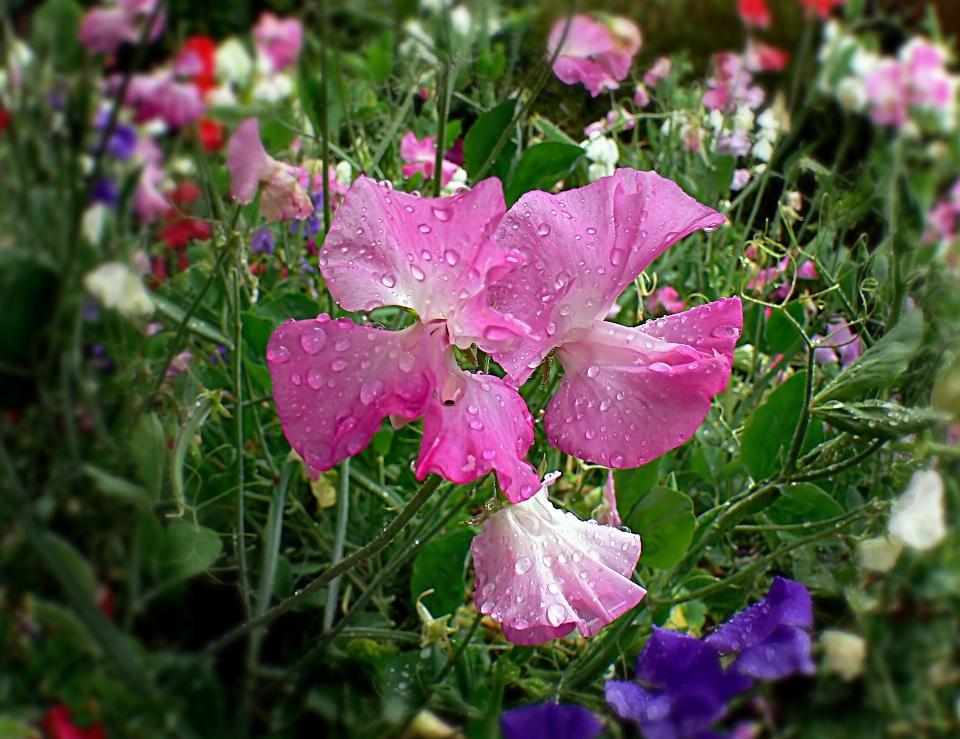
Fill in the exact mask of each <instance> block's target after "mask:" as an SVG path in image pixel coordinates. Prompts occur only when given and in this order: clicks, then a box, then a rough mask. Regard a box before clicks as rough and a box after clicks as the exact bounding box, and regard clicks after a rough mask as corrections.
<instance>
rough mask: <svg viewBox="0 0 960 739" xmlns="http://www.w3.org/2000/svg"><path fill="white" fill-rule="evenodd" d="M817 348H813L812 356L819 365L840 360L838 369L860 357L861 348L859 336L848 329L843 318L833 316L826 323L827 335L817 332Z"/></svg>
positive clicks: (815, 338)
mask: <svg viewBox="0 0 960 739" xmlns="http://www.w3.org/2000/svg"><path fill="white" fill-rule="evenodd" d="M813 338H814V340H815V341H816V340H818V339H819V344H818V348H817V349H814V350H813V358H814V359H816V360H817V362H818V363H819V364H821V365H827V364H834V363H835V362H836V361H837V360H838V359H839V360H840V369H846V368H847V367H849V366H850V365H851V364H853V363H854V362H856V361H857V360H858V359H859V358H860V352H861V351H862V349H863V346H862V342H861V339H860V337H859V336H858V335H857V334H855V333H854V332H853V331H852V330H851V329H850V324H849V323H847V322H846V321H845V320H844V319H843V318H839V317H838V318H833V319H831V320H830V322H829V323H827V336H826V337H823V336H820V335H819V334H818V335H817V336H814V337H813Z"/></svg>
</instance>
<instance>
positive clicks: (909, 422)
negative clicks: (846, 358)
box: [810, 400, 950, 441]
mask: <svg viewBox="0 0 960 739" xmlns="http://www.w3.org/2000/svg"><path fill="white" fill-rule="evenodd" d="M810 412H811V413H813V414H814V415H815V416H817V417H818V418H822V419H823V420H824V421H825V422H826V423H828V424H830V425H831V426H833V427H834V428H837V429H840V430H841V431H847V432H849V433H851V434H855V435H857V436H862V437H865V438H868V439H887V440H888V441H896V440H897V439H902V438H903V437H904V436H906V435H907V434H914V433H916V432H918V431H923V430H924V429H928V428H930V427H931V426H933V425H935V424H937V423H940V422H941V421H949V420H950V414H949V413H942V412H940V411H935V410H933V409H931V408H904V407H903V406H899V405H894V404H893V403H888V402H886V401H883V400H862V401H860V402H859V403H841V402H840V401H839V400H833V401H830V402H828V403H825V404H824V405H820V406H814V407H813V408H812V409H811V410H810Z"/></svg>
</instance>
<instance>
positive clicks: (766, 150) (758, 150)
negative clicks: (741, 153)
mask: <svg viewBox="0 0 960 739" xmlns="http://www.w3.org/2000/svg"><path fill="white" fill-rule="evenodd" d="M750 153H751V154H753V156H754V157H755V158H756V159H759V160H760V161H761V162H769V161H770V157H772V156H773V144H771V143H770V142H769V141H767V140H766V139H760V140H759V141H758V142H757V143H755V144H754V145H753V148H752V149H751V150H750Z"/></svg>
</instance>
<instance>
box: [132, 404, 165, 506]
mask: <svg viewBox="0 0 960 739" xmlns="http://www.w3.org/2000/svg"><path fill="white" fill-rule="evenodd" d="M130 456H131V457H132V458H133V463H134V465H136V468H137V474H139V475H140V479H141V481H143V484H144V485H145V486H146V488H147V492H148V493H149V494H150V499H151V500H154V501H156V500H159V499H160V490H161V489H162V488H163V467H164V464H165V462H166V444H165V441H164V434H163V426H162V425H161V423H160V418H159V416H157V414H156V413H154V412H153V411H150V412H149V413H144V414H143V415H142V416H141V417H140V421H139V422H138V423H137V427H136V428H135V429H134V430H133V436H132V437H131V438H130Z"/></svg>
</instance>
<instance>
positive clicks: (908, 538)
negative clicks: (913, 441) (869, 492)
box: [888, 470, 947, 550]
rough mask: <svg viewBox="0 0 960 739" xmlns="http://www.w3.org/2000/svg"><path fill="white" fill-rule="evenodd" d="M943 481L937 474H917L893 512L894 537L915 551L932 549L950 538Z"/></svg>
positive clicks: (889, 526) (892, 530) (924, 472)
mask: <svg viewBox="0 0 960 739" xmlns="http://www.w3.org/2000/svg"><path fill="white" fill-rule="evenodd" d="M944 516H945V514H944V510H943V479H942V478H941V477H940V474H939V473H938V472H936V471H935V470H926V471H922V472H915V473H913V477H911V478H910V484H909V485H908V486H907V491H906V492H905V493H904V494H903V495H901V496H900V498H899V500H897V501H896V502H895V503H894V504H893V508H892V509H891V510H890V523H889V525H888V530H889V531H890V536H892V537H894V538H895V539H898V540H899V541H901V542H903V543H904V544H907V545H908V546H911V547H914V548H915V549H921V550H922V549H930V548H931V547H934V546H936V545H937V544H939V543H940V542H941V541H943V539H944V537H945V536H946V535H947V527H946V523H945V521H944Z"/></svg>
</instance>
